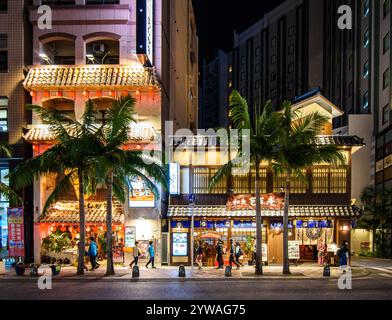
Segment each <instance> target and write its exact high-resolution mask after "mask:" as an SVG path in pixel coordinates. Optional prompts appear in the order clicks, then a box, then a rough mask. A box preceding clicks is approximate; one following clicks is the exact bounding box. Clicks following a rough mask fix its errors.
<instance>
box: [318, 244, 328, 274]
mask: <svg viewBox="0 0 392 320" xmlns="http://www.w3.org/2000/svg"><path fill="white" fill-rule="evenodd" d="M317 251H318V253H317V257H318V264H319V266H320V267H323V266H324V259H325V255H326V252H327V246H326V245H325V243H324V241H323V239H320V240H319V243H318V246H317Z"/></svg>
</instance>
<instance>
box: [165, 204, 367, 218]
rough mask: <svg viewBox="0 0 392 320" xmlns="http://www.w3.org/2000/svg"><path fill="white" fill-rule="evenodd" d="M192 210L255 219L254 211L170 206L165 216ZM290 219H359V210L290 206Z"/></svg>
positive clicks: (267, 213) (273, 214)
mask: <svg viewBox="0 0 392 320" xmlns="http://www.w3.org/2000/svg"><path fill="white" fill-rule="evenodd" d="M191 210H193V213H194V216H195V217H206V218H215V217H249V218H251V217H255V216H256V211H255V210H242V211H229V210H227V209H226V206H195V207H194V208H193V209H191V208H190V207H188V206H170V207H169V210H168V214H167V216H168V217H169V218H180V217H190V216H191V215H192V213H191ZM262 216H263V217H283V210H262ZM289 216H290V217H294V218H295V217H302V218H303V217H312V218H317V217H320V218H326V217H337V218H339V217H340V218H350V217H359V216H360V210H359V208H357V207H355V206H290V210H289Z"/></svg>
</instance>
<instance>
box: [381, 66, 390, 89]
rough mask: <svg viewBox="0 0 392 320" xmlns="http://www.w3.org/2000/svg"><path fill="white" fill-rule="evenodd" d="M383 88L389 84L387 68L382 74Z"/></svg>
mask: <svg viewBox="0 0 392 320" xmlns="http://www.w3.org/2000/svg"><path fill="white" fill-rule="evenodd" d="M382 83H383V88H384V89H386V88H387V87H388V86H389V68H388V69H387V70H386V71H385V72H384V74H383V76H382Z"/></svg>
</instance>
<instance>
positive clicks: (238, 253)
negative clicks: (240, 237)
mask: <svg viewBox="0 0 392 320" xmlns="http://www.w3.org/2000/svg"><path fill="white" fill-rule="evenodd" d="M242 255H244V252H243V251H242V248H241V244H240V243H239V242H237V244H236V247H235V262H236V264H237V269H239V268H240V267H243V265H242V263H241V262H240V257H241V256H242Z"/></svg>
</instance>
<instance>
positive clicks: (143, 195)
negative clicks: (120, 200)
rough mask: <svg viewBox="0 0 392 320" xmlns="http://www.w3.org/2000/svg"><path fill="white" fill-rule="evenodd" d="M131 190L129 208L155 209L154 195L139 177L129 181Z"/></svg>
mask: <svg viewBox="0 0 392 320" xmlns="http://www.w3.org/2000/svg"><path fill="white" fill-rule="evenodd" d="M129 182H130V184H131V188H130V189H129V207H130V208H155V197H154V193H153V192H152V191H151V190H150V189H149V188H148V186H147V185H146V184H145V183H144V180H143V179H142V178H140V177H135V178H133V179H130V181H129Z"/></svg>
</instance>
